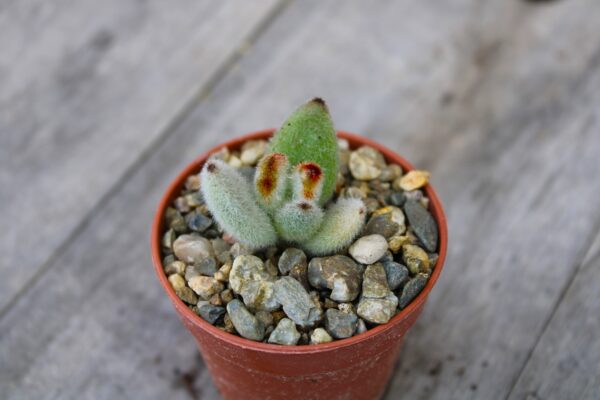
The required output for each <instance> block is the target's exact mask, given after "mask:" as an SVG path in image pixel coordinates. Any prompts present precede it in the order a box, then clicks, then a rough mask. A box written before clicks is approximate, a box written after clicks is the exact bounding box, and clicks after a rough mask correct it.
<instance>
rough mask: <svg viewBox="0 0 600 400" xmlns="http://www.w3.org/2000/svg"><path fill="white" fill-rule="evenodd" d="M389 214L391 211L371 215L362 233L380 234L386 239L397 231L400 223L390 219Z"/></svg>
mask: <svg viewBox="0 0 600 400" xmlns="http://www.w3.org/2000/svg"><path fill="white" fill-rule="evenodd" d="M390 214H391V213H387V214H382V215H377V216H374V217H371V219H370V220H369V222H368V223H367V225H366V226H365V230H364V232H363V234H364V235H373V234H380V235H381V236H383V237H384V238H386V239H388V238H390V237H392V236H394V235H395V234H396V232H398V228H400V225H398V224H397V223H395V222H394V221H392V220H391V218H390Z"/></svg>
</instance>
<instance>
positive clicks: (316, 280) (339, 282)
mask: <svg viewBox="0 0 600 400" xmlns="http://www.w3.org/2000/svg"><path fill="white" fill-rule="evenodd" d="M384 240H385V239H384ZM362 273H363V268H362V266H360V265H359V264H357V263H355V262H354V261H353V260H352V259H351V258H349V257H346V256H341V255H336V256H331V257H315V258H313V259H312V260H310V263H309V264H308V281H309V282H310V284H311V285H312V286H313V287H315V288H317V289H331V290H332V292H331V295H330V297H331V299H332V300H335V301H352V300H354V299H356V297H357V296H358V294H359V292H360V285H361V283H362Z"/></svg>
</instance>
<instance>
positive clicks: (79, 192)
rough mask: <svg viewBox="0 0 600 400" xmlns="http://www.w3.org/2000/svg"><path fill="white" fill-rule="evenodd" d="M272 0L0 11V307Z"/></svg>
mask: <svg viewBox="0 0 600 400" xmlns="http://www.w3.org/2000/svg"><path fill="white" fill-rule="evenodd" d="M276 4H277V0H266V1H262V2H256V3H255V4H250V3H249V2H246V1H233V2H213V1H188V0H177V1H169V2H164V1H154V0H153V1H147V2H140V1H134V0H125V1H123V0H110V1H102V2H97V1H88V0H85V1H72V0H62V1H60V2H39V1H18V2H5V4H3V5H2V6H0V7H1V8H2V10H1V11H0V31H2V35H0V43H1V44H0V48H1V49H2V51H1V52H0V71H1V73H0V87H2V90H1V91H0V110H1V111H0V115H1V116H0V118H1V122H0V187H1V188H2V189H1V190H0V204H2V207H1V208H0V220H2V221H3V223H4V227H5V229H4V230H3V233H2V240H1V241H0V254H2V258H1V260H0V273H1V274H2V279H0V310H2V308H3V307H4V306H6V305H7V304H8V302H9V301H10V300H11V299H12V298H13V297H14V295H15V294H16V293H17V292H18V291H19V290H21V289H22V288H23V287H24V286H25V285H26V284H27V283H28V282H29V281H30V279H31V278H32V277H34V276H36V274H37V273H38V271H39V270H40V267H42V265H43V264H44V263H46V262H47V261H48V259H49V257H51V256H52V255H53V254H55V253H56V252H57V249H59V247H60V246H61V244H63V243H64V242H65V241H66V240H67V239H68V238H69V237H70V235H73V234H74V231H75V230H76V229H77V227H78V226H79V227H80V226H82V221H84V220H85V216H86V215H88V214H89V212H90V210H92V209H93V208H94V207H96V206H97V205H98V204H100V203H101V202H102V201H103V200H102V199H103V198H104V196H105V195H106V194H107V193H108V192H109V191H110V190H111V188H112V187H114V185H115V184H116V182H117V181H118V180H119V179H120V178H122V176H123V175H124V174H125V173H126V171H127V170H128V169H129V168H131V167H132V165H134V164H135V163H136V162H137V161H138V160H139V159H140V157H143V156H144V154H145V152H146V151H148V149H150V148H152V146H153V145H154V143H155V142H156V141H157V140H159V138H160V137H161V133H162V132H163V131H164V130H165V129H166V127H168V124H169V123H170V122H171V121H172V120H173V119H174V118H176V116H177V113H179V112H180V111H181V110H182V108H185V107H187V106H189V105H190V104H192V103H194V102H197V100H198V98H197V97H198V96H199V95H201V94H202V93H201V90H202V88H203V87H206V85H209V84H210V83H211V79H213V78H214V77H215V75H216V74H217V72H218V71H219V68H221V67H222V65H223V64H224V63H226V62H227V60H228V59H229V58H230V57H231V56H232V55H233V54H235V53H236V51H238V49H239V48H240V47H243V46H244V45H245V43H244V41H245V40H246V38H247V37H248V36H249V35H250V34H251V32H252V31H253V29H254V28H255V27H256V26H257V25H258V24H259V23H260V21H261V20H262V19H263V18H265V17H266V16H267V15H268V14H269V13H270V12H271V10H273V7H274V6H275V5H276Z"/></svg>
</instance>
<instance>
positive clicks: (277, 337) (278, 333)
mask: <svg viewBox="0 0 600 400" xmlns="http://www.w3.org/2000/svg"><path fill="white" fill-rule="evenodd" d="M299 339H300V333H299V332H298V330H297V329H296V324H294V321H292V320H291V319H288V318H283V319H282V320H281V321H279V323H278V324H277V327H276V328H275V330H274V331H273V332H272V333H271V335H270V336H269V343H274V344H281V345H284V346H294V345H295V344H296V343H298V340H299Z"/></svg>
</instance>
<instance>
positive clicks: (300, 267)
mask: <svg viewBox="0 0 600 400" xmlns="http://www.w3.org/2000/svg"><path fill="white" fill-rule="evenodd" d="M289 276H290V277H292V278H294V279H295V280H297V281H298V282H300V284H301V285H302V286H304V289H306V290H307V291H308V290H310V285H309V284H308V266H307V265H306V263H305V264H297V265H294V268H292V270H291V271H290V275H289Z"/></svg>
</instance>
